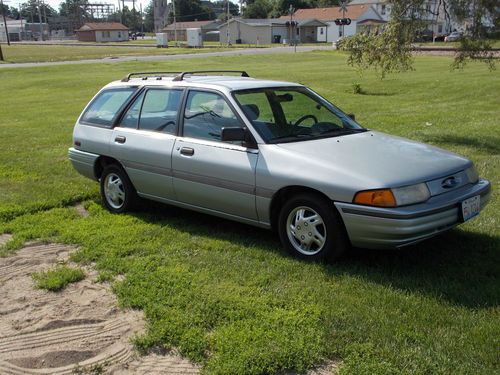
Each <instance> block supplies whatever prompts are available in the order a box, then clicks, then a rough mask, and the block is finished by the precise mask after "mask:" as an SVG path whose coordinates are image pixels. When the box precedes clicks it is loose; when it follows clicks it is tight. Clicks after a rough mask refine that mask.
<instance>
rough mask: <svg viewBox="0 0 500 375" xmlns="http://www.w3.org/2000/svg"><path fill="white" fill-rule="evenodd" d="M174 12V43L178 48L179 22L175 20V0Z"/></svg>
mask: <svg viewBox="0 0 500 375" xmlns="http://www.w3.org/2000/svg"><path fill="white" fill-rule="evenodd" d="M172 10H173V11H174V41H175V46H176V47H177V20H176V18H175V0H172Z"/></svg>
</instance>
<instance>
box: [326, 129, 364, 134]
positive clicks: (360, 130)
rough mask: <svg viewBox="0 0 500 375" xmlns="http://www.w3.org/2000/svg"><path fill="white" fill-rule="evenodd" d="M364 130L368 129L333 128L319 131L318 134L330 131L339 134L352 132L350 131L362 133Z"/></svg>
mask: <svg viewBox="0 0 500 375" xmlns="http://www.w3.org/2000/svg"><path fill="white" fill-rule="evenodd" d="M366 131H368V129H363V128H362V129H355V128H335V129H328V130H324V131H322V132H321V133H319V135H326V134H330V133H331V134H335V133H339V135H342V134H352V133H363V132H366Z"/></svg>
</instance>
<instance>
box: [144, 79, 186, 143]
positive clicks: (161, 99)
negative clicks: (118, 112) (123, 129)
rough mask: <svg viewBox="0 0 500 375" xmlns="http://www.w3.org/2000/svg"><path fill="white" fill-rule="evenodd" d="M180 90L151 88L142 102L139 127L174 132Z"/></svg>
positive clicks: (180, 95)
mask: <svg viewBox="0 0 500 375" xmlns="http://www.w3.org/2000/svg"><path fill="white" fill-rule="evenodd" d="M181 98H182V90H166V89H151V90H148V91H147V93H146V97H145V98H144V102H143V104H142V110H141V117H140V119H139V129H141V130H151V131H156V132H164V133H170V134H174V133H175V131H176V129H177V113H178V111H179V106H180V104H181Z"/></svg>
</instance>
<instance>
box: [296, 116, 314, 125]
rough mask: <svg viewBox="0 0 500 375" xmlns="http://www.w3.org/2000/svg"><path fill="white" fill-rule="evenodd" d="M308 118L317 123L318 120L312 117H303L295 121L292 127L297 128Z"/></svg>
mask: <svg viewBox="0 0 500 375" xmlns="http://www.w3.org/2000/svg"><path fill="white" fill-rule="evenodd" d="M308 118H312V119H313V120H314V123H315V124H317V123H318V119H317V118H316V116H314V115H304V116H302V117H301V118H299V119H298V120H297V121H295V124H293V126H299V124H301V123H302V122H303V121H304V120H307V119H308Z"/></svg>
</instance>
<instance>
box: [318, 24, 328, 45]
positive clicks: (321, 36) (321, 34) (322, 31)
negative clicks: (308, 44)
mask: <svg viewBox="0 0 500 375" xmlns="http://www.w3.org/2000/svg"><path fill="white" fill-rule="evenodd" d="M316 38H317V41H318V42H326V26H320V27H318V29H317V30H316Z"/></svg>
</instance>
